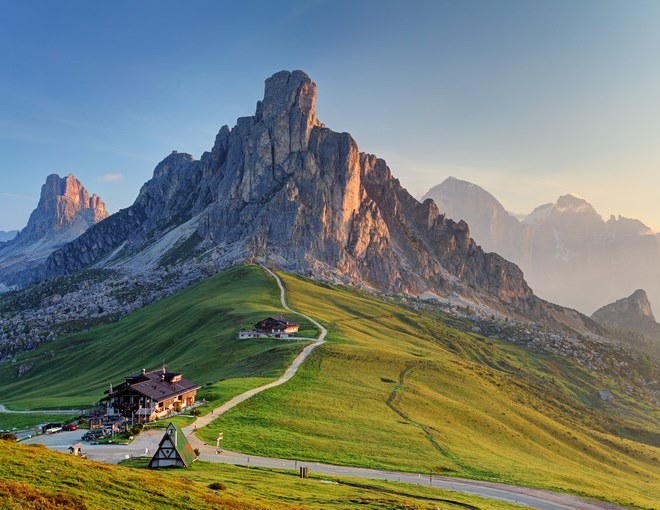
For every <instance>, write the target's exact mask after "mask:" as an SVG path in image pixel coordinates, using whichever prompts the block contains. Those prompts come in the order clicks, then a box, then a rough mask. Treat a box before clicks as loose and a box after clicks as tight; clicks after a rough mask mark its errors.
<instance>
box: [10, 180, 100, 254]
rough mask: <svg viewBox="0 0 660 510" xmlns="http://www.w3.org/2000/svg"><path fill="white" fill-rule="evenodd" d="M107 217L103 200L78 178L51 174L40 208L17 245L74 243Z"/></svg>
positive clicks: (38, 206) (18, 237)
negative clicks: (58, 242)
mask: <svg viewBox="0 0 660 510" xmlns="http://www.w3.org/2000/svg"><path fill="white" fill-rule="evenodd" d="M107 216H108V213H107V211H106V210H105V204H104V203H103V201H102V200H101V198H100V197H99V196H97V195H95V194H94V195H92V196H90V195H89V193H88V191H87V190H86V189H85V188H84V186H83V185H82V184H81V183H80V181H79V180H78V179H76V177H75V176H74V175H72V174H69V175H67V176H66V177H63V178H62V177H60V176H59V175H57V174H51V175H49V176H48V177H47V178H46V182H45V183H44V185H43V186H42V187H41V196H40V198H39V203H38V204H37V208H36V209H35V210H34V211H32V214H30V219H29V220H28V224H27V226H26V227H25V228H24V229H23V230H21V232H20V233H19V235H18V236H17V241H19V240H20V241H22V242H35V241H41V240H44V239H55V238H57V239H58V240H60V241H63V242H66V241H70V240H73V239H75V238H76V237H78V236H79V235H80V234H82V233H83V232H84V231H85V230H87V229H88V228H89V227H91V226H92V225H94V224H95V223H98V222H99V221H101V220H103V219H105V218H106V217H107Z"/></svg>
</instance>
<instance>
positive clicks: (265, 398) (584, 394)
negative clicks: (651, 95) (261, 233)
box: [202, 274, 660, 508]
mask: <svg viewBox="0 0 660 510" xmlns="http://www.w3.org/2000/svg"><path fill="white" fill-rule="evenodd" d="M280 276H281V277H282V278H283V279H284V281H285V284H286V286H287V289H288V292H289V301H290V304H291V305H292V306H293V307H294V308H296V309H300V310H301V311H303V312H305V313H308V314H311V315H313V316H315V317H316V318H318V319H319V320H321V321H322V322H323V323H324V324H326V325H327V326H328V327H329V329H330V335H329V340H330V341H329V342H328V343H327V344H325V345H324V346H322V347H321V348H319V350H317V351H316V352H315V353H314V354H313V355H312V357H311V358H310V359H309V360H308V362H307V363H306V364H305V365H304V367H303V368H302V370H301V372H299V375H298V376H297V377H296V378H295V379H293V380H292V381H290V382H289V383H287V384H286V385H283V386H280V387H278V388H275V389H273V390H271V391H268V392H264V393H262V394H260V395H258V396H256V397H255V398H254V399H251V400H250V401H247V402H245V403H244V404H242V405H241V406H239V407H238V408H236V409H235V410H234V411H231V412H230V413H228V414H227V415H225V416H223V417H222V418H220V419H219V420H217V421H216V422H215V423H213V424H212V425H211V426H210V427H209V428H208V429H206V430H204V431H202V434H203V436H204V437H205V438H206V439H207V440H209V441H210V440H212V439H213V438H214V437H215V435H216V433H217V432H218V431H220V430H222V431H223V432H224V437H225V440H224V446H225V447H226V448H228V449H236V450H239V451H244V452H251V453H254V454H263V455H272V456H282V457H287V458H301V459H315V460H323V461H327V462H335V463H344V464H352V465H360V466H371V467H385V468H397V469H406V470H410V471H414V472H429V471H434V472H437V473H444V474H451V475H458V476H467V477H474V478H484V479H490V480H498V481H505V482H512V483H519V484H523V485H533V486H537V487H546V488H555V489H559V490H563V491H570V492H575V493H579V494H586V495H590V496H594V497H601V498H606V499H609V500H612V501H617V502H619V503H623V504H627V505H639V506H642V507H649V508H650V507H653V506H654V504H655V502H657V501H658V499H659V498H660V491H659V490H658V487H660V485H659V483H660V476H659V475H660V471H659V468H658V465H659V464H658V458H659V457H660V452H659V451H658V448H657V446H652V445H650V444H648V443H653V442H655V441H656V440H657V435H658V421H657V420H658V412H657V409H653V408H652V407H650V406H647V405H645V404H641V403H638V402H633V401H630V400H629V399H628V397H626V396H625V395H622V394H618V393H617V395H616V401H615V403H613V404H606V403H604V402H602V401H601V400H600V399H599V398H598V390H599V389H602V388H607V387H608V384H607V381H603V380H600V379H598V378H597V377H596V376H595V375H594V374H591V373H588V372H586V371H584V370H582V369H580V368H579V367H577V366H574V365H572V364H570V363H569V362H568V361H566V360H564V359H560V358H557V357H552V356H542V355H538V354H532V353H530V352H528V351H526V350H524V349H522V348H520V347H517V346H514V345H511V344H507V343H505V342H501V341H497V340H491V339H485V338H481V337H478V336H473V335H467V334H464V333H461V332H459V331H457V330H455V329H452V328H450V327H448V326H446V325H444V324H442V323H440V322H438V321H435V320H432V318H430V317H425V316H423V315H419V314H416V313H413V312H410V311H408V310H404V309H402V308H400V307H399V306H397V305H394V304H385V303H383V302H381V301H378V300H376V299H374V298H372V297H369V296H366V295H361V294H359V293H356V292H354V291H349V290H346V289H342V288H331V287H328V286H324V285H318V284H316V283H312V282H310V281H307V280H304V279H302V278H299V277H295V276H290V275H286V274H281V275H280ZM608 430H609V431H610V432H608ZM624 435H625V436H629V437H632V438H635V439H636V440H630V439H626V438H625V437H623V436H624Z"/></svg>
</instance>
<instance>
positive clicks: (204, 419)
mask: <svg viewBox="0 0 660 510" xmlns="http://www.w3.org/2000/svg"><path fill="white" fill-rule="evenodd" d="M262 268H263V270H264V271H266V272H267V273H268V274H269V275H270V276H272V277H273V278H274V279H275V281H276V282H277V286H278V287H279V288H280V301H281V302H282V307H283V308H284V309H285V310H288V311H289V312H291V313H293V314H296V315H300V316H301V317H304V318H305V319H307V320H308V321H309V322H311V323H312V324H314V326H316V327H317V328H319V331H320V332H321V333H320V334H319V336H318V338H316V339H310V340H314V342H313V343H311V344H309V345H308V346H306V347H305V348H304V349H303V350H302V351H300V353H299V354H298V356H296V357H295V359H294V360H293V361H292V362H291V364H290V365H289V367H288V368H287V369H286V371H285V372H284V374H282V376H281V377H280V378H279V379H277V380H275V381H273V382H271V383H268V384H264V385H263V386H259V387H258V388H253V389H251V390H248V391H246V392H245V393H241V394H240V395H237V396H235V397H234V398H232V399H231V400H229V401H228V402H225V403H224V404H222V405H221V406H219V407H216V408H215V409H214V410H213V414H207V415H205V416H200V417H199V418H197V420H195V422H194V423H191V424H190V425H188V426H187V427H186V428H184V429H183V431H184V432H185V434H186V435H187V436H189V437H188V439H189V441H190V443H191V444H192V445H193V446H194V447H196V448H198V447H199V446H200V445H201V446H203V445H204V443H203V442H202V441H201V440H200V439H198V438H197V436H196V435H195V432H196V430H197V429H201V428H202V427H205V426H207V425H208V424H209V423H211V422H212V421H213V420H215V419H216V418H218V417H220V416H222V415H223V414H224V413H226V412H227V411H229V410H230V409H233V408H234V407H236V406H237V405H238V404H240V403H241V402H245V401H246V400H247V399H249V398H251V397H253V396H255V395H257V394H258V393H261V392H262V391H265V390H267V389H270V388H275V387H276V386H279V385H281V384H284V383H285V382H287V381H288V380H289V379H291V378H292V377H293V376H294V375H296V372H298V368H300V365H302V364H303V363H304V362H305V360H306V359H307V358H308V357H309V355H310V354H311V353H312V351H314V349H316V348H317V347H318V346H319V345H321V344H323V343H324V342H325V337H326V335H327V334H328V330H327V329H325V328H324V327H323V326H322V325H321V324H320V323H319V322H318V321H316V320H315V319H313V318H312V317H309V316H308V315H305V314H304V313H300V312H297V311H296V310H292V309H291V308H290V307H289V305H288V304H287V302H286V289H285V288H284V284H283V283H282V280H280V278H279V276H277V275H276V274H275V273H273V272H272V271H271V270H270V269H268V268H267V267H263V266H262Z"/></svg>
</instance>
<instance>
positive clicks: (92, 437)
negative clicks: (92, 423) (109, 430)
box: [80, 429, 105, 441]
mask: <svg viewBox="0 0 660 510" xmlns="http://www.w3.org/2000/svg"><path fill="white" fill-rule="evenodd" d="M103 436H105V432H104V431H103V430H101V429H94V430H90V431H89V432H85V433H84V434H83V436H82V437H81V438H80V439H82V440H83V441H96V440H97V439H101V438H102V437H103Z"/></svg>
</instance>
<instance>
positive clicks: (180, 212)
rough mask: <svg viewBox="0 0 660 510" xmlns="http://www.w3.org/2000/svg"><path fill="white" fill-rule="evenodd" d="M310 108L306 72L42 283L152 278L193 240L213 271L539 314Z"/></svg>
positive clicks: (539, 308) (166, 170)
mask: <svg viewBox="0 0 660 510" xmlns="http://www.w3.org/2000/svg"><path fill="white" fill-rule="evenodd" d="M316 98H317V95H316V84H315V83H314V82H313V81H312V80H311V79H310V78H309V77H308V76H307V75H306V74H305V73H303V72H301V71H294V72H287V71H282V72H279V73H277V74H275V75H273V76H272V77H270V78H268V79H267V80H266V86H265V94H264V99H263V101H259V102H258V103H257V108H256V113H255V115H254V116H251V117H242V118H240V119H238V121H237V123H236V125H235V126H234V127H233V128H232V129H229V128H228V127H227V126H223V127H222V128H221V129H220V131H219V133H218V135H217V136H216V139H215V144H214V146H213V148H212V150H211V151H210V152H206V153H204V154H203V155H202V157H201V159H200V160H199V161H196V160H194V158H193V157H192V156H190V155H188V154H181V153H177V152H174V153H172V154H170V155H169V156H168V157H166V158H165V159H164V160H163V161H162V162H161V163H159V164H158V166H157V167H156V169H155V170H154V175H153V178H152V179H151V180H150V181H148V182H147V183H146V184H145V185H144V186H143V187H142V189H141V191H140V193H139V195H138V197H137V199H136V200H135V203H134V204H133V205H132V206H131V207H129V208H127V209H124V210H122V211H120V212H118V213H117V214H115V215H113V216H111V217H110V218H108V219H107V220H106V221H103V222H102V223H100V224H98V225H95V226H94V227H92V228H90V229H89V230H88V231H87V232H85V233H84V234H83V235H81V236H80V237H79V238H77V239H76V240H75V241H73V242H72V243H69V244H68V245H66V246H64V247H63V248H61V249H60V250H58V251H56V252H55V253H53V254H52V255H51V256H50V257H49V258H48V260H47V263H46V271H47V274H48V275H49V276H56V275H62V274H67V273H72V272H75V271H78V270H80V269H82V268H84V267H86V266H89V265H94V266H95V267H118V266H124V267H126V266H129V267H130V266H133V267H135V268H137V267H141V268H144V267H148V265H149V264H158V263H159V262H162V256H167V253H168V250H169V252H171V251H172V250H176V249H177V246H180V245H181V243H182V242H184V240H185V239H186V238H189V237H188V236H191V235H192V234H193V233H195V234H196V235H197V236H198V237H199V238H200V239H201V242H200V250H205V256H207V257H209V258H211V259H212V260H214V261H215V263H216V264H217V265H218V266H227V265H230V264H235V263H241V262H245V261H259V262H263V263H267V264H270V265H274V266H277V267H281V268H283V269H287V270H292V271H296V272H300V273H305V274H311V275H315V276H319V277H327V278H336V279H340V280H341V281H344V282H347V283H352V284H363V285H368V286H371V287H376V288H379V289H386V290H389V291H396V292H407V293H414V294H420V293H422V292H425V291H429V290H430V291H432V292H434V293H436V294H438V295H440V296H449V295H451V294H452V293H457V294H459V295H461V296H463V297H466V298H468V299H469V300H470V301H471V302H473V303H476V304H484V305H486V306H489V307H492V308H507V309H510V308H512V307H515V308H516V309H518V310H523V311H525V312H527V313H541V312H543V311H544V310H545V304H544V303H543V302H542V301H541V300H539V299H538V298H536V297H535V296H534V294H533V293H532V291H531V289H530V288H529V286H528V285H527V284H526V283H525V280H524V278H523V274H522V272H521V271H520V269H519V268H518V267H517V266H515V265H514V264H511V263H510V262H507V261H506V260H505V259H503V258H502V257H500V256H499V255H497V254H493V253H484V252H483V250H482V249H481V248H479V246H477V244H476V243H475V242H474V240H473V239H472V238H471V237H470V232H469V229H468V226H467V224H466V223H465V222H464V221H460V222H458V223H456V222H455V221H453V220H450V219H448V218H447V217H446V216H445V215H444V214H441V213H440V212H439V211H438V208H437V207H436V206H435V204H434V203H433V201H432V200H426V201H425V202H424V203H420V202H418V201H417V200H415V199H414V198H413V197H412V196H411V195H410V194H409V193H408V192H407V191H406V190H405V189H404V188H403V187H402V186H401V185H400V183H399V181H398V180H397V179H395V178H394V177H392V174H391V172H390V169H389V168H388V167H387V164H386V163H385V161H383V160H382V159H379V158H377V157H376V156H373V155H369V154H364V153H361V152H359V150H358V147H357V144H356V143H355V141H354V140H353V138H352V137H351V136H350V135H349V134H348V133H337V132H334V131H332V130H330V129H328V128H326V127H325V126H324V125H323V124H321V123H320V122H319V121H318V119H317V117H316V113H315V106H316ZM557 313H558V314H559V315H561V313H563V312H557ZM576 317H577V314H576ZM576 320H577V322H580V321H581V320H582V319H581V318H580V317H577V319H576Z"/></svg>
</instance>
